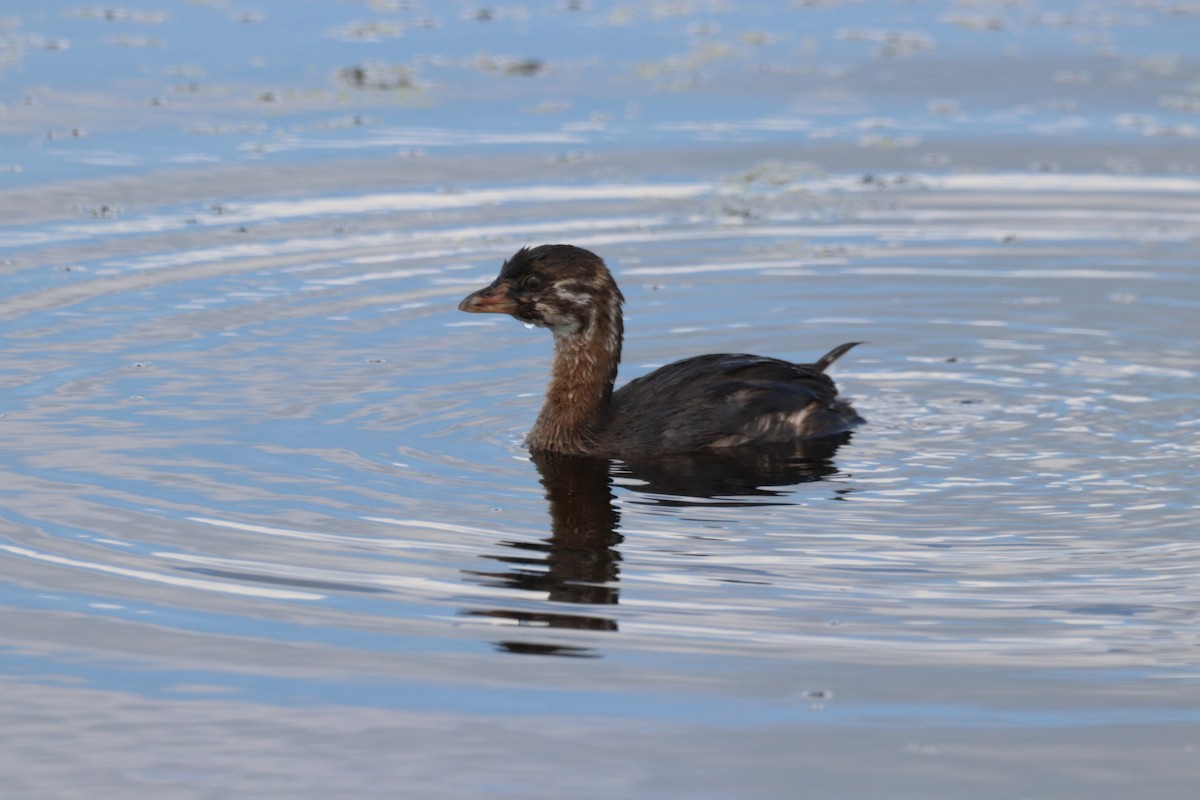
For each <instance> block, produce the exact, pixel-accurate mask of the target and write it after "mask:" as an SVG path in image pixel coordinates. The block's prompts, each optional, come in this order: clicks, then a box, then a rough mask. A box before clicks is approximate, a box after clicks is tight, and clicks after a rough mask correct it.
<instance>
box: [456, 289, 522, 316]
mask: <svg viewBox="0 0 1200 800" xmlns="http://www.w3.org/2000/svg"><path fill="white" fill-rule="evenodd" d="M458 310H459V311H469V312H471V313H472V314H512V313H514V312H516V310H517V293H516V292H515V291H514V290H513V288H512V287H511V286H509V285H508V284H507V283H493V284H492V285H491V286H485V287H484V288H482V289H480V290H479V291H478V292H472V293H471V294H469V295H467V296H466V297H464V298H463V301H462V302H461V303H459V304H458Z"/></svg>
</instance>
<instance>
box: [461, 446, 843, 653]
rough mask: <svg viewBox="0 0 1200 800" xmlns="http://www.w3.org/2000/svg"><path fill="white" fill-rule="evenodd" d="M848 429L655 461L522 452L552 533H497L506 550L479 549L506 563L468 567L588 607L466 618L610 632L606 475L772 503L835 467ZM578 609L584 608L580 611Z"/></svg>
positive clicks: (649, 497) (684, 497) (614, 534)
mask: <svg viewBox="0 0 1200 800" xmlns="http://www.w3.org/2000/svg"><path fill="white" fill-rule="evenodd" d="M849 438H850V435H849V434H843V435H841V436H838V437H833V438H829V439H819V440H808V441H799V442H794V443H790V444H788V445H786V446H783V447H777V448H770V449H764V448H758V449H753V450H751V449H746V448H739V449H732V450H729V451H727V452H710V453H704V454H683V455H671V456H663V457H659V458H656V459H654V460H653V461H649V460H647V461H642V462H621V461H612V460H609V459H605V458H595V457H588V456H575V455H564V454H560V453H550V452H544V451H540V452H539V451H535V452H533V453H531V455H530V458H531V460H532V461H533V463H534V465H535V466H536V467H537V470H538V472H539V473H540V475H541V480H542V486H543V487H545V490H546V500H547V502H548V504H549V509H550V522H551V535H550V537H549V538H548V539H543V540H540V541H534V542H529V541H502V542H500V544H502V545H504V546H505V547H507V548H511V549H512V551H513V552H512V553H509V554H505V555H499V556H487V557H488V558H491V559H494V560H495V561H497V562H499V563H501V564H503V565H505V569H504V570H501V571H494V572H490V571H489V572H482V571H474V572H468V573H467V574H468V575H469V576H470V577H471V579H473V580H475V581H477V582H479V583H481V584H483V585H485V586H493V587H500V588H505V589H519V590H523V591H528V592H535V593H537V594H539V595H543V596H544V597H545V598H546V599H547V600H549V601H550V602H551V603H556V604H568V603H570V604H575V605H581V606H587V607H588V609H587V610H586V612H584V613H570V612H568V611H567V609H566V606H565V605H564V606H562V607H561V608H559V609H556V610H554V611H546V610H538V611H529V610H517V609H492V610H472V611H466V612H464V613H465V614H467V615H469V616H482V617H492V618H496V619H503V620H509V621H511V622H514V623H516V624H518V625H522V626H530V627H541V628H547V629H559V630H588V631H616V630H617V621H616V620H615V619H614V618H613V617H611V616H606V615H605V614H604V613H603V607H604V606H613V605H616V604H617V602H618V596H619V589H618V586H617V579H618V575H619V572H620V569H619V566H618V565H619V564H620V561H621V554H620V551H619V549H618V548H619V546H620V544H621V541H622V538H623V537H622V536H621V533H620V524H619V523H620V513H619V512H618V510H617V505H616V502H615V497H614V495H613V490H612V485H613V478H614V477H621V478H632V479H634V481H635V482H637V484H638V485H636V486H633V487H630V488H631V489H632V490H633V491H636V492H638V493H639V494H640V495H642V496H643V497H644V498H645V500H646V502H648V503H655V504H660V505H668V506H677V507H687V506H689V505H694V504H697V503H699V502H703V504H704V505H705V506H709V507H711V506H712V505H714V503H716V504H725V505H731V506H754V505H761V504H766V503H770V502H778V501H777V500H776V498H779V497H782V496H784V495H786V494H788V489H787V487H790V486H794V485H796V484H800V483H806V482H811V481H818V480H821V479H822V478H825V477H827V476H829V475H833V474H835V473H836V472H837V468H836V466H834V463H833V457H834V454H835V453H836V452H837V450H838V448H839V447H840V446H841V445H842V444H844V443H845V442H846V441H848V440H849ZM580 611H581V612H583V611H584V610H583V609H580ZM496 645H497V648H498V649H500V650H502V651H504V652H510V653H524V654H533V655H556V656H575V657H596V656H598V655H599V654H598V653H597V652H596V651H595V650H594V649H593V648H588V647H579V646H573V645H567V644H562V643H551V642H548V641H544V642H536V641H532V640H530V639H525V638H522V639H507V640H503V641H500V642H497V643H496Z"/></svg>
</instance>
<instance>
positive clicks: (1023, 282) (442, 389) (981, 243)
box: [0, 175, 1200, 672]
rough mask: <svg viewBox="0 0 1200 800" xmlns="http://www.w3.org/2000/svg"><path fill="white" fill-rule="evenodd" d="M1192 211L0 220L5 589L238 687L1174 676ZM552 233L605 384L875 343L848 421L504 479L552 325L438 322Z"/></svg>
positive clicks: (690, 189)
mask: <svg viewBox="0 0 1200 800" xmlns="http://www.w3.org/2000/svg"><path fill="white" fill-rule="evenodd" d="M1197 189H1200V183H1198V182H1196V181H1195V180H1192V179H1185V178H1173V179H1152V178H1142V177H1136V176H1115V177H1109V178H1103V179H1099V178H1085V177H1078V176H1069V175H1046V176H1040V175H1033V176H1004V175H1000V176H970V175H962V176H948V177H946V176H941V177H939V176H919V175H918V176H909V177H908V179H907V180H905V181H902V182H899V181H898V182H895V183H894V184H893V185H891V186H890V187H889V188H887V189H886V190H884V191H881V190H880V189H879V188H878V185H873V186H871V187H870V189H869V190H868V189H867V188H865V187H864V185H863V183H862V181H861V180H860V179H858V178H848V177H847V178H842V177H837V176H834V177H829V178H827V179H820V180H817V179H812V178H801V177H792V178H789V179H788V180H784V181H780V182H779V183H778V184H776V185H774V188H773V189H771V190H770V191H766V190H764V189H763V188H762V187H761V186H759V185H756V186H755V187H754V188H753V191H750V190H745V189H739V188H738V183H737V181H727V180H717V181H690V182H682V183H661V184H653V183H633V182H628V183H619V184H618V183H600V184H585V185H543V186H532V187H531V186H522V187H504V186H478V187H467V188H465V189H463V190H461V191H455V192H381V193H375V194H365V195H353V196H351V195H329V196H320V197H311V198H301V199H290V200H287V201H278V200H273V201H263V202H245V203H242V204H240V205H239V206H237V207H220V208H219V210H217V209H214V208H210V209H209V210H208V211H199V212H198V211H196V210H195V209H194V208H190V207H187V206H186V205H180V206H178V207H174V208H166V209H161V208H159V209H145V210H137V209H132V210H126V212H125V213H124V215H123V216H122V217H121V218H120V219H118V220H103V221H95V222H88V223H50V224H44V225H42V224H35V223H29V224H27V225H23V226H21V227H19V228H17V229H16V230H13V231H10V232H8V233H6V234H5V241H6V244H7V245H8V246H9V247H12V248H14V252H16V253H17V255H16V256H15V257H14V258H13V259H12V260H11V261H10V262H9V263H7V264H6V265H5V266H4V270H5V272H6V273H7V276H6V292H5V294H4V296H3V297H0V312H2V313H0V319H2V320H3V322H2V323H0V327H2V328H3V330H4V332H5V334H6V336H7V341H8V344H7V345H6V352H5V353H4V356H3V363H2V368H0V382H2V383H3V385H4V387H5V400H4V407H3V408H2V409H0V410H2V411H3V414H4V416H3V418H0V431H2V432H3V436H4V439H5V450H6V453H7V457H6V459H5V460H4V462H3V464H2V465H0V469H3V471H4V476H3V485H4V486H5V489H4V491H5V494H6V498H7V500H6V508H5V511H4V512H2V516H3V519H4V521H5V529H6V532H5V534H4V537H3V540H0V553H3V554H4V558H5V559H7V560H8V562H9V565H8V568H7V575H8V581H9V583H10V587H9V588H10V590H11V593H12V596H13V598H14V599H13V601H12V605H13V607H18V608H20V609H24V610H27V611H37V610H39V609H54V610H62V609H70V610H71V611H72V612H73V613H75V614H77V615H79V616H80V617H81V618H83V619H90V618H98V619H104V620H105V621H106V622H107V623H108V624H109V625H110V626H116V627H117V628H120V629H122V630H136V631H138V632H139V633H137V634H136V635H134V634H132V633H130V634H128V635H126V636H123V637H117V638H111V637H110V638H109V639H108V640H106V642H105V643H104V644H101V643H100V642H99V641H96V646H97V647H101V648H104V649H107V650H109V651H116V652H117V653H121V652H124V653H125V654H127V655H137V654H138V653H141V652H142V651H143V650H144V649H146V648H147V644H146V642H145V641H143V642H142V643H140V644H139V643H137V642H136V641H135V640H136V639H137V637H138V636H141V637H145V638H148V639H149V640H153V639H155V638H156V637H162V641H163V642H166V641H168V640H170V641H177V640H178V638H179V637H178V635H179V634H189V635H193V636H201V637H205V638H206V639H208V640H214V641H215V640H219V641H221V646H220V648H219V653H220V656H221V658H223V659H225V660H226V663H227V664H239V663H240V664H243V665H248V664H251V663H254V662H255V659H256V658H257V657H258V656H257V653H258V649H257V647H258V645H259V644H261V643H262V642H269V643H289V644H293V645H296V646H297V647H299V648H300V649H304V648H306V647H309V646H310V645H314V643H316V644H320V645H322V646H326V647H333V648H341V649H343V650H349V651H354V652H361V653H374V652H387V651H390V650H394V649H396V648H402V649H403V648H407V649H409V650H411V651H414V652H424V653H428V654H438V653H442V652H453V651H456V650H459V649H461V648H470V647H474V646H477V645H479V644H481V643H482V644H485V645H486V646H489V647H490V646H496V647H500V648H502V649H506V650H510V651H514V652H526V653H544V654H552V653H553V654H560V655H603V654H606V653H618V652H625V653H639V652H640V653H650V652H656V651H661V650H675V649H679V650H688V651H692V652H697V653H703V654H709V655H725V654H745V653H752V654H753V653H758V654H763V655H772V656H775V657H781V658H790V657H793V655H792V654H795V653H803V654H804V657H805V658H812V659H830V660H837V659H849V660H854V661H861V662H863V663H883V662H888V661H905V662H909V663H926V662H946V661H952V662H958V663H988V664H995V663H1011V664H1023V663H1027V662H1028V661H1029V659H1032V658H1036V659H1037V660H1038V661H1037V663H1039V664H1041V665H1046V666H1051V665H1082V664H1088V665H1104V666H1111V667H1120V668H1125V669H1145V670H1151V669H1154V670H1188V669H1194V666H1193V665H1194V653H1195V648H1196V646H1197V644H1198V641H1197V635H1196V633H1195V629H1194V626H1190V625H1188V624H1187V622H1188V620H1189V618H1190V617H1189V615H1192V614H1194V611H1195V600H1196V597H1195V577H1196V574H1197V564H1198V563H1200V559H1198V556H1200V552H1198V551H1197V548H1196V547H1194V546H1192V545H1191V544H1190V543H1189V542H1188V541H1187V537H1186V534H1187V533H1188V532H1189V531H1190V525H1191V523H1192V520H1193V519H1194V516H1195V511H1196V504H1195V499H1194V498H1195V489H1196V486H1195V479H1194V475H1193V473H1194V470H1191V469H1189V468H1188V466H1187V465H1188V464H1189V463H1194V459H1195V457H1196V455H1197V451H1198V450H1200V445H1198V444H1197V438H1196V426H1195V423H1194V421H1193V419H1192V417H1194V408H1193V406H1194V385H1195V377H1196V374H1197V368H1198V362H1197V357H1196V354H1195V353H1194V352H1192V351H1191V348H1190V347H1188V346H1187V344H1186V342H1188V341H1190V339H1191V338H1194V337H1191V334H1190V331H1191V326H1192V324H1193V323H1192V322H1191V320H1192V319H1193V318H1194V314H1195V311H1196V306H1197V305H1198V304H1200V300H1197V297H1198V296H1200V293H1198V292H1197V291H1196V277H1195V274H1194V243H1195V241H1196V238H1197V236H1200V204H1197V203H1196V201H1195V199H1194V197H1195V194H1194V193H1195V191H1196V190H1197ZM431 210H436V211H437V212H438V213H437V215H436V216H433V215H431V214H430V213H429V212H430V211H431ZM743 211H744V212H745V213H742V212H743ZM1151 222H1153V224H1152V225H1150V223H1151ZM548 240H553V241H569V242H572V243H575V244H579V245H581V246H586V247H591V248H594V249H597V250H598V251H600V252H601V253H602V254H603V255H604V256H606V257H607V258H609V259H610V260H611V261H612V262H613V263H614V264H615V266H616V271H617V274H618V277H619V278H621V280H622V288H623V289H624V290H625V293H626V295H627V297H628V298H629V303H628V311H629V325H628V328H629V337H630V338H629V341H628V344H627V348H626V365H625V368H624V373H623V374H624V375H625V376H626V377H629V376H632V375H634V374H637V373H639V372H642V371H645V370H646V369H648V368H649V367H650V366H652V365H657V364H662V363H666V362H668V361H670V360H673V359H674V358H677V357H681V356H683V355H688V354H692V353H696V352H704V351H713V350H733V351H748V352H763V353H767V354H776V355H781V356H791V357H794V358H797V359H801V358H809V357H811V356H813V355H815V354H817V353H819V352H823V351H824V350H825V349H827V348H828V347H830V346H832V345H834V344H837V343H838V342H841V341H845V340H852V339H864V338H865V339H869V340H871V341H872V344H870V345H869V346H868V347H864V348H860V350H857V351H855V353H854V354H853V357H852V358H848V359H846V360H845V361H844V362H843V363H840V364H839V365H838V368H837V369H838V378H839V381H840V382H841V384H842V385H843V387H844V389H845V391H846V392H847V393H849V394H850V395H852V396H853V397H855V399H856V402H857V404H858V405H859V408H860V409H861V410H862V411H863V413H864V415H865V416H867V417H868V418H869V419H870V420H871V424H870V425H869V426H867V427H866V428H864V429H862V430H861V431H859V432H857V433H856V434H855V436H854V438H853V439H852V440H851V441H850V442H849V443H848V444H845V445H843V446H842V447H841V448H840V449H837V448H835V450H834V452H832V453H824V454H821V455H820V456H819V457H815V458H806V459H800V460H797V459H796V458H792V459H791V460H786V459H785V460H784V461H782V462H776V463H773V464H772V465H771V467H770V469H771V470H772V471H770V472H766V473H762V472H758V471H757V470H759V469H762V468H763V467H762V465H756V466H754V467H748V466H747V465H745V464H738V465H729V464H725V465H714V464H712V463H705V464H701V465H697V464H694V463H688V464H682V463H679V464H672V465H669V468H666V467H663V466H662V465H659V466H658V467H656V468H653V469H649V468H647V466H646V465H614V466H613V467H612V469H611V470H610V469H608V468H607V467H605V468H604V469H601V470H600V471H597V470H596V468H595V467H594V466H593V467H580V466H579V465H568V466H566V467H563V466H562V465H553V464H551V465H548V464H545V463H533V462H531V461H530V460H529V459H528V457H527V455H526V454H525V452H524V450H523V448H522V447H521V446H520V440H521V435H522V432H523V430H524V428H525V427H526V426H527V425H528V424H529V422H530V421H531V420H532V418H533V415H534V413H535V410H536V406H537V404H538V402H539V396H540V395H539V392H540V387H541V385H542V383H543V382H544V379H545V369H546V363H547V358H548V353H549V349H550V343H549V341H548V338H547V337H546V336H545V335H544V332H542V331H534V332H527V331H524V330H523V329H522V328H521V327H520V326H519V325H516V324H515V323H513V322H512V321H511V320H507V319H488V320H474V319H471V320H467V319H464V318H462V317H460V316H459V315H457V314H456V313H455V311H454V308H455V305H456V303H457V300H458V299H459V298H460V297H461V296H462V295H463V294H465V293H466V291H468V290H469V289H470V288H474V287H476V286H477V285H479V284H480V283H482V282H486V281H488V280H490V279H491V276H492V275H493V274H494V271H495V267H496V265H497V264H498V263H499V262H500V260H501V259H503V258H504V257H505V256H507V255H508V254H510V253H511V252H512V251H513V250H515V249H516V248H517V247H519V246H521V245H524V244H527V243H538V242H542V241H548ZM67 267H69V268H67ZM1149 319H1153V321H1154V324H1152V325H1151V324H1148V322H1147V320H1149ZM748 470H749V474H751V475H753V476H755V478H756V479H755V480H752V481H747V480H746V477H745V476H746V474H747V471H748ZM547 496H548V497H547ZM567 497H569V498H572V499H571V501H570V502H569V503H567V502H565V501H563V498H567ZM572 515H574V516H572ZM66 586H69V587H70V590H69V591H64V590H63V588H62V587H66ZM222 620H223V621H224V622H221V621H222ZM231 620H233V622H230V621H231ZM276 623H286V624H285V625H283V627H280V628H277V629H274V628H272V627H271V626H272V625H274V624H276ZM121 626H133V628H121ZM146 626H151V627H146ZM110 629H116V628H111V627H110V628H106V630H110ZM239 631H240V632H243V633H244V635H241V634H239V633H238V632H239ZM82 641H94V640H92V639H89V638H87V637H84V639H82ZM187 652H189V653H192V654H193V655H195V651H194V649H192V648H189V649H188V650H187ZM310 656H311V658H312V659H313V660H312V661H311V663H312V664H314V665H315V664H317V663H325V662H321V659H320V658H319V657H318V656H317V655H315V654H310ZM196 657H200V656H196ZM202 658H204V659H207V658H208V657H202ZM340 668H342V669H346V668H352V669H353V668H357V669H361V670H362V671H364V672H374V671H378V670H383V669H384V667H383V664H382V662H379V661H377V660H374V659H372V658H364V659H363V660H362V661H361V663H360V664H359V666H358V667H347V665H346V664H345V663H342V664H341V665H340ZM388 668H389V669H390V668H391V667H390V666H389V667H388Z"/></svg>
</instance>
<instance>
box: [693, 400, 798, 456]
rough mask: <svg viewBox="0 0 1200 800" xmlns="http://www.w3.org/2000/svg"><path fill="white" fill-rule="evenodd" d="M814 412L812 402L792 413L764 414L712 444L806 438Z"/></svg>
mask: <svg viewBox="0 0 1200 800" xmlns="http://www.w3.org/2000/svg"><path fill="white" fill-rule="evenodd" d="M812 412H813V405H812V404H811V403H810V404H808V405H806V406H805V407H804V408H802V409H800V410H799V411H793V412H791V413H790V414H763V415H761V416H758V417H755V418H754V419H752V420H750V421H749V422H748V423H746V424H745V425H743V426H742V429H741V430H740V431H738V432H737V433H735V434H730V435H729V436H722V437H720V438H719V439H714V440H713V443H712V446H713V447H742V446H744V445H748V444H762V443H765V442H785V441H789V440H791V439H801V438H804V436H805V435H806V432H805V430H804V429H805V427H806V424H807V423H808V419H809V417H811V416H812Z"/></svg>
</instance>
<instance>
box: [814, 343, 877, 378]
mask: <svg viewBox="0 0 1200 800" xmlns="http://www.w3.org/2000/svg"><path fill="white" fill-rule="evenodd" d="M860 344H866V342H846V343H845V344H839V345H838V346H837V347H835V348H833V349H832V350H830V351H829V352H828V353H826V354H825V355H823V356H821V357H820V358H819V359H817V363H816V364H814V365H813V366H815V367H816V368H817V369H818V370H820V371H821V372H824V371H825V370H827V369H829V367H831V366H832V365H833V362H835V361H837V360H838V359H839V358H841V357H842V356H844V355H846V352H847V351H848V350H850V348H852V347H857V346H858V345H860Z"/></svg>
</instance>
